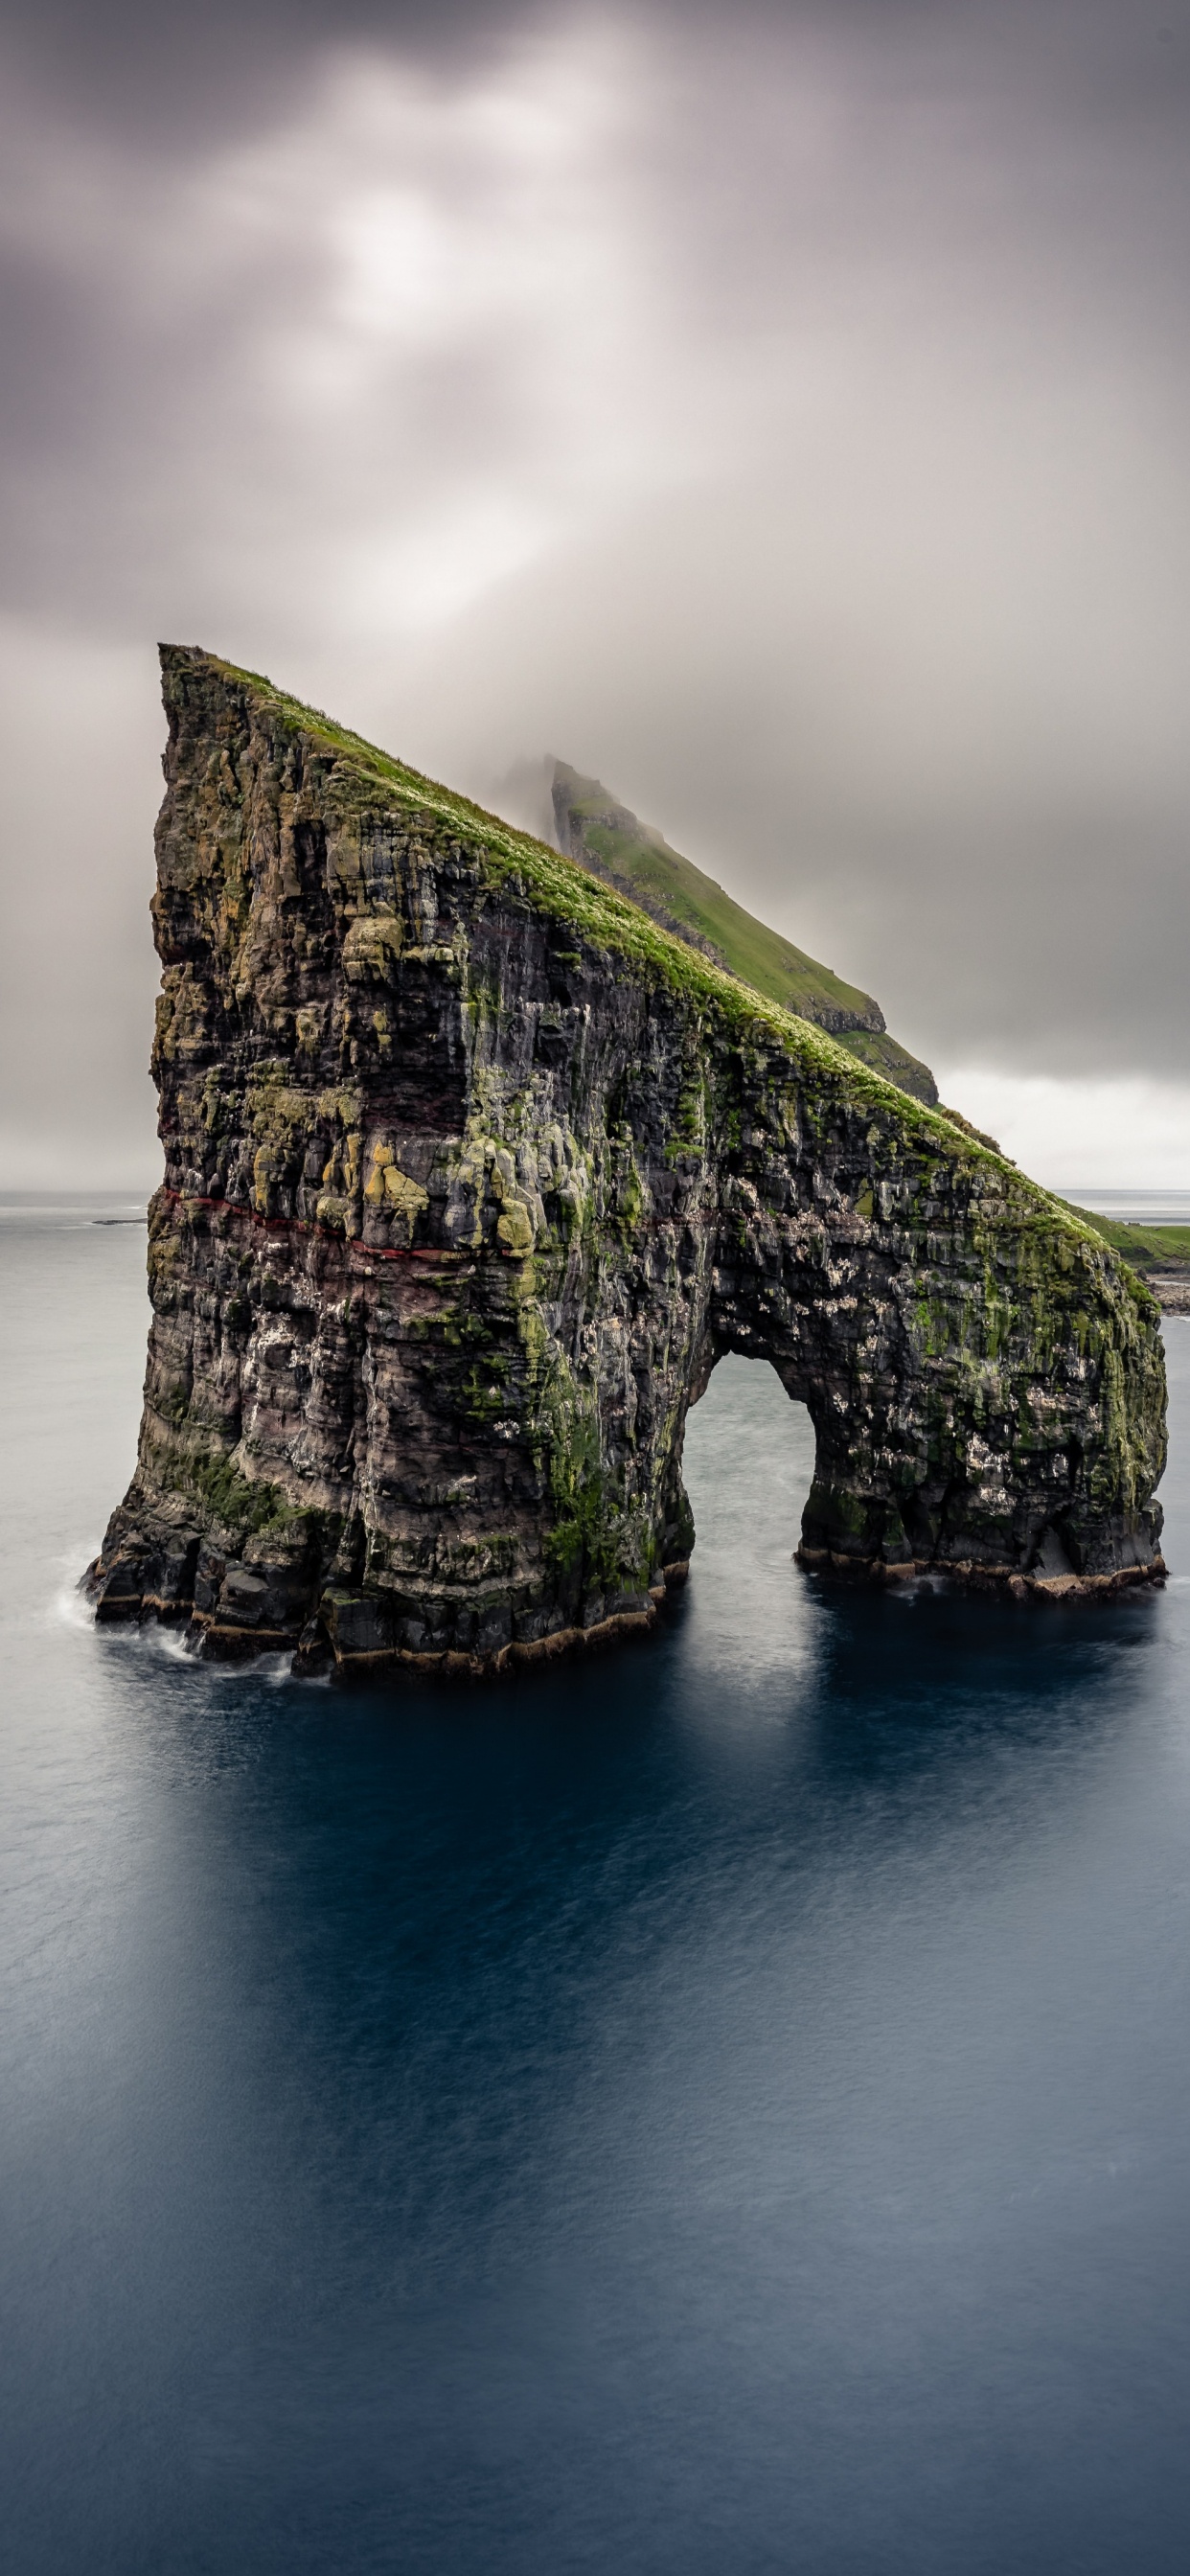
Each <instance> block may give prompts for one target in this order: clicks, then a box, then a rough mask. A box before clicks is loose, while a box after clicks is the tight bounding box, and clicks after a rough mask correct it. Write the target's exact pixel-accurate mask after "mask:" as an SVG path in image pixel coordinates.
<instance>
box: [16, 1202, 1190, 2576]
mask: <svg viewBox="0 0 1190 2576" xmlns="http://www.w3.org/2000/svg"><path fill="white" fill-rule="evenodd" d="M138 1215H139V1211H138V1210H137V1209H136V1208H135V1206H128V1205H125V1204H122V1203H120V1202H118V1201H97V1200H96V1201H88V1202H83V1201H81V1200H75V1201H72V1202H61V1203H58V1204H56V1205H51V1204H49V1203H48V1202H40V1203H25V1204H22V1203H20V1202H17V1201H11V1200H10V1201H9V1202H7V1203H5V1204H4V1206H3V1207H2V1208H0V1357H2V1377H3V1383H2V1420H3V1451H2V1454H3V1462H4V1463H3V1485H2V1508H3V1543H2V1545H0V1596H2V1597H0V1615H2V1629H3V1634H2V1656H3V1663H2V1671H3V1694H2V1695H3V1717H2V1726H0V1857H2V1863H3V1866H2V1871H0V1888H2V1892H0V1958H2V1964H3V1972H4V1984H3V1996H4V2002H3V2024H2V2035H0V2446H2V2458H0V2534H2V2548H3V2558H4V2564H5V2567H6V2569H7V2570H9V2571H11V2576H81V2571H86V2576H109V2571H110V2576H150V2571H152V2576H316V2572H317V2576H365V2571H367V2576H373V2571H374V2572H375V2576H382V2571H383V2576H389V2571H392V2576H396V2571H400V2576H570V2571H575V2576H577V2572H578V2571H583V2576H587V2571H593V2576H1183V2571H1184V2570H1185V2568H1186V2566H1187V2564H1188V2563H1190V1708H1188V1682H1190V1319H1181V1318H1177V1317H1171V1318H1169V1319H1168V1321H1167V1323H1166V1328H1165V1330H1166V1346H1167V1352H1168V1359H1169V1371H1170V1389H1171V1428H1172V1447H1171V1460H1170V1466H1169V1469H1168V1472H1167V1475H1166V1479H1165V1485H1164V1499H1165V1505H1166V1512H1167V1534H1166V1552H1167V1557H1168V1562H1169V1566H1170V1579H1169V1582H1168V1585H1167V1587H1166V1588H1165V1590H1164V1591H1162V1592H1159V1593H1154V1594H1149V1595H1146V1596H1145V1597H1130V1598H1127V1599H1124V1600H1119V1601H1116V1602H1115V1603H1113V1604H1111V1605H1109V1606H1106V1607H1105V1606H1098V1605H1097V1606H1088V1605H1086V1604H1073V1605H1069V1606H1066V1607H1055V1606H1043V1605H1041V1604H1038V1603H1029V1604H1026V1605H1023V1606H1016V1605H1009V1604H1001V1603H998V1602H995V1601H987V1600H982V1599H979V1598H966V1597H963V1596H962V1595H961V1594H957V1593H955V1592H954V1591H951V1590H948V1589H947V1588H945V1587H944V1586H935V1585H934V1584H933V1583H930V1582H921V1583H918V1584H917V1585H915V1586H914V1587H913V1588H912V1589H910V1590H908V1591H897V1592H896V1593H895V1594H871V1595H868V1594H864V1593H861V1592H853V1591H848V1590H845V1589H839V1588H836V1587H832V1586H830V1585H829V1584H826V1583H823V1582H822V1581H821V1580H820V1579H818V1578H815V1577H812V1576H808V1575H806V1574H805V1573H803V1572H801V1571H800V1570H799V1569H798V1568H797V1566H796V1565H795V1564H794V1563H793V1549H794V1546H795V1544H796V1540H797V1535H798V1523H799V1515H800V1510H801V1505H802V1501H803V1498H804V1495H805V1492H806V1488H807V1485H808V1482H809V1477H810V1471H811V1454H812V1453H811V1439H810V1432H809V1425H808V1421H807V1418H806V1416H805V1414H804V1412H803V1411H802V1410H801V1409H800V1408H799V1407H797V1406H794V1405H791V1404H790V1403H789V1402H788V1401H787V1399H786V1397H785V1395H784V1393H783V1391H782V1389H781V1387H780V1385H779V1383H778V1381H777V1379H776V1377H775V1376H774V1374H773V1373H772V1371H771V1370H770V1369H768V1368H767V1367H766V1366H764V1365H760V1364H757V1363H749V1362H745V1361H742V1360H735V1359H731V1360H725V1361H724V1362H722V1363H721V1365H720V1366H719V1368H718V1369H717V1370H716V1372H715V1374H714V1376H713V1378H712V1380H711V1383H710V1386H709V1388H708V1391H707V1393H706V1395H705V1397H704V1399H703V1401H702V1402H701V1404H700V1405H699V1406H698V1407H697V1409H696V1411H695V1412H694V1413H693V1415H692V1416H691V1420H690V1425H689V1432H688V1438H687V1450H686V1457H687V1471H686V1472H687V1482H688V1485H689V1490H690V1493H691V1497H692V1500H693V1504H694V1510H695V1516H696V1520H697V1526H698V1544H697V1548H696V1551H695V1557H694V1567H693V1573H692V1577H691V1581H690V1584H689V1587H688V1589H687V1591H686V1593H685V1595H684V1596H683V1598H682V1599H681V1600H680V1601H679V1602H678V1604H677V1605H676V1607H675V1609H674V1610H673V1612H672V1615H670V1616H669V1617H668V1618H667V1620H666V1623H665V1624H664V1626H663V1627H662V1629H661V1630H660V1632H659V1633H658V1634H657V1635H655V1636H654V1637H653V1638H652V1639H651V1640H649V1641H646V1642H644V1643H638V1644H634V1645H632V1646H626V1647H623V1648H621V1649H619V1650H617V1651H614V1652H610V1653H606V1654H603V1655H601V1656H598V1657H594V1656H593V1657H592V1658H590V1659H589V1660H588V1661H586V1662H584V1663H579V1664H572V1665H570V1666H568V1667H566V1668H564V1669H561V1670H557V1671H554V1672H550V1673H543V1674H535V1675H532V1676H525V1677H521V1678H518V1679H511V1680H508V1681H505V1682H502V1683H499V1684H495V1685H488V1686H472V1687H469V1688H466V1689H453V1690H442V1689H432V1688H427V1687H423V1686H420V1685H418V1684H416V1683H410V1682H408V1681H402V1680H390V1681H387V1682H385V1683H383V1684H382V1685H374V1686H372V1687H370V1688H362V1687H350V1688H341V1687H335V1686H333V1685H331V1684H328V1683H325V1682H323V1683H309V1682H294V1681H293V1680H291V1679H290V1678H289V1676H288V1673H287V1670H286V1666H285V1662H284V1660H283V1659H275V1660H272V1661H270V1662H267V1663H265V1664H263V1665H260V1666H257V1667H253V1668H251V1669H248V1670H234V1671H229V1670H227V1669H220V1668H206V1667H204V1666H202V1665H200V1664H197V1663H195V1662H194V1661H193V1660H192V1659H191V1658H190V1657H188V1656H187V1654H186V1653H185V1652H184V1650H183V1648H182V1646H181V1643H180V1641H179V1639H178V1638H177V1636H176V1635H172V1634H169V1633H166V1632H162V1631H155V1630H149V1631H145V1632H140V1631H132V1632H121V1631H118V1630H111V1629H108V1630H104V1631H97V1630H96V1629H95V1627H94V1626H93V1625H92V1623H91V1621H90V1618H89V1616H88V1614H87V1611H86V1609H85V1607H84V1605H83V1603H82V1601H81V1599H80V1596H79V1593H78V1589H77V1586H78V1578H79V1575H80V1573H81V1572H82V1570H83V1567H84V1566H85V1564H86V1562H87V1560H88V1558H89V1556H90V1555H91V1554H92V1553H93V1552H94V1549H95V1547H96V1545H97V1543H98V1540H99V1537H100V1535H101V1532H102V1529H103V1524H104V1521H105V1518H106V1516H107V1513H108V1511H109V1510H110V1508H111V1506H112V1504H113V1503H114V1502H115V1501H116V1500H117V1499H118V1497H119V1495H120V1494H121V1492H122V1490H123V1488H124V1485H125V1483H126V1481H127V1479H128V1476H129V1473H130V1471H131V1467H132V1462H133V1455H134V1446H135V1436H136V1428H137V1416H138V1411H139V1398H140V1384H141V1376H142V1369H143V1357H144V1336H145V1324H146V1305H145V1291H144V1263H145V1236H144V1229H143V1224H141V1223H140V1222H138V1221H137V1220H138Z"/></svg>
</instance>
